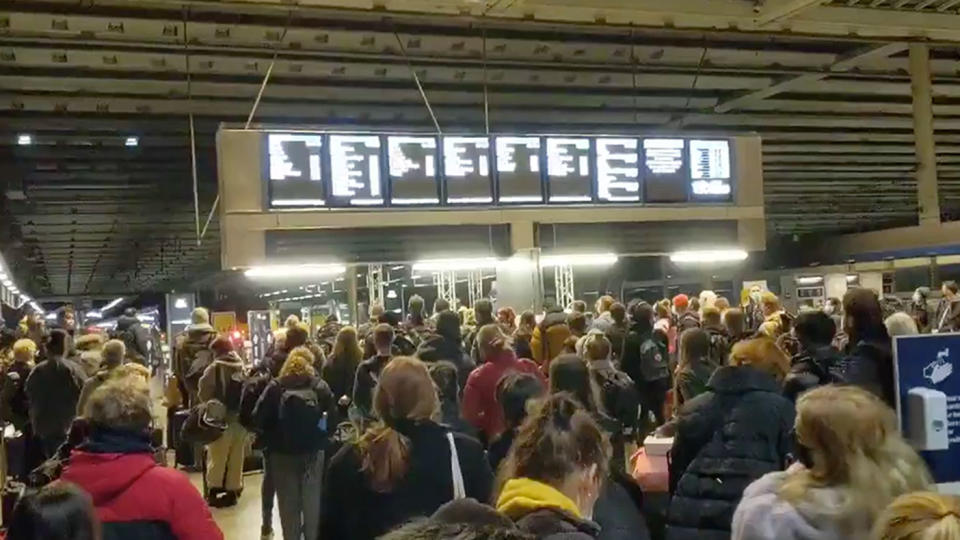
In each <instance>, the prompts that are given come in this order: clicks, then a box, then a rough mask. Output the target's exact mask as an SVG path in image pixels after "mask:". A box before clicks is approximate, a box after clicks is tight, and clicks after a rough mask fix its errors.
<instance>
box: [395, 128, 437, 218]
mask: <svg viewBox="0 0 960 540" xmlns="http://www.w3.org/2000/svg"><path fill="white" fill-rule="evenodd" d="M387 160H388V162H389V165H390V202H391V203H392V204H397V205H405V206H409V205H422V204H427V205H429V204H433V205H437V204H440V184H439V182H438V180H437V178H438V174H437V173H438V172H439V171H438V167H437V138H436V137H411V136H403V135H389V136H387Z"/></svg>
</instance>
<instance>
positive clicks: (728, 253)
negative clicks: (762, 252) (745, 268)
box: [670, 249, 749, 263]
mask: <svg viewBox="0 0 960 540" xmlns="http://www.w3.org/2000/svg"><path fill="white" fill-rule="evenodd" d="M748 256H749V254H748V253H747V252H746V251H744V250H742V249H706V250H687V251H675V252H673V253H671V254H670V260H671V261H672V262H675V263H720V262H739V261H743V260H746V258H747V257H748Z"/></svg>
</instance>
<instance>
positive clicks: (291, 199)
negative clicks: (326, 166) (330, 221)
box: [267, 133, 327, 208]
mask: <svg viewBox="0 0 960 540" xmlns="http://www.w3.org/2000/svg"><path fill="white" fill-rule="evenodd" d="M267 155H268V164H267V178H268V181H269V186H270V189H269V193H270V206H274V207H281V208H282V207H309V206H324V205H325V204H327V201H326V190H325V189H324V185H323V135H310V134H302V135H301V134H298V133H270V134H268V135H267Z"/></svg>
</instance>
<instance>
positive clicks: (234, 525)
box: [190, 473, 283, 540]
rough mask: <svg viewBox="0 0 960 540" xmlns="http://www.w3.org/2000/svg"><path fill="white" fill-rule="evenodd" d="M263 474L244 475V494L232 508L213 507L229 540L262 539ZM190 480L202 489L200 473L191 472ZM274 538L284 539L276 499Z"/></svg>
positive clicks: (225, 536)
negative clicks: (261, 489) (261, 493)
mask: <svg viewBox="0 0 960 540" xmlns="http://www.w3.org/2000/svg"><path fill="white" fill-rule="evenodd" d="M262 480H263V474H261V473H255V474H248V475H246V476H244V477H243V483H244V486H243V496H241V497H240V502H239V503H238V504H237V505H236V506H234V507H232V508H211V511H212V512H213V517H214V519H215V520H216V521H217V524H218V525H219V526H220V530H222V531H223V537H224V538H226V539H227V540H259V539H260V482H261V481H262ZM190 481H191V482H193V485H194V486H196V487H197V490H201V489H202V478H201V477H200V473H192V474H190ZM273 531H274V534H273V538H274V540H283V535H282V534H281V533H280V515H279V514H278V513H277V506H276V501H274V506H273Z"/></svg>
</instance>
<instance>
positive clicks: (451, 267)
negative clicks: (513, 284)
mask: <svg viewBox="0 0 960 540" xmlns="http://www.w3.org/2000/svg"><path fill="white" fill-rule="evenodd" d="M496 267H497V259H494V258H493V257H481V258H476V259H426V260H422V261H417V262H415V263H413V271H414V272H456V271H457V270H479V269H481V268H496Z"/></svg>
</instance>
